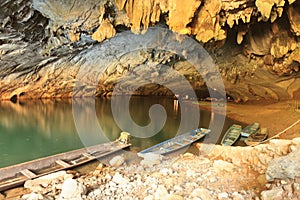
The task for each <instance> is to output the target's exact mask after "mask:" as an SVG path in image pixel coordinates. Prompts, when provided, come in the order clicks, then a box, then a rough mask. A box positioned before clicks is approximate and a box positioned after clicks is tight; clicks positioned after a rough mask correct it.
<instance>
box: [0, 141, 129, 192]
mask: <svg viewBox="0 0 300 200" xmlns="http://www.w3.org/2000/svg"><path fill="white" fill-rule="evenodd" d="M130 145H131V144H124V143H121V142H118V141H115V142H108V143H105V144H99V145H95V146H91V147H87V148H82V149H78V150H74V151H69V152H65V153H61V154H56V155H53V156H48V157H44V158H40V159H36V160H33V161H29V162H25V163H21V164H17V165H13V166H9V167H4V168H1V169H0V177H1V178H0V191H4V190H7V189H10V188H13V187H16V186H20V185H22V184H23V183H24V182H25V181H27V180H30V179H33V178H37V177H41V176H44V175H47V174H50V173H53V172H57V171H60V170H66V169H71V168H74V167H76V166H80V165H82V164H85V163H88V162H90V161H92V160H96V159H98V158H101V157H104V156H107V155H110V154H113V153H115V152H117V151H120V150H121V149H124V148H127V147H129V146H130Z"/></svg>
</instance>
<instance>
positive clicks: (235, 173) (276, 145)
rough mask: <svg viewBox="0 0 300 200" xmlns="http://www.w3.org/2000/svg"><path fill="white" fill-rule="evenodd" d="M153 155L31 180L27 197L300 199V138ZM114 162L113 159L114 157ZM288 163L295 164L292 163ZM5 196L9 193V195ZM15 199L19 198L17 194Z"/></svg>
mask: <svg viewBox="0 0 300 200" xmlns="http://www.w3.org/2000/svg"><path fill="white" fill-rule="evenodd" d="M196 146H197V148H198V149H199V155H194V154H190V153H185V154H183V155H180V156H175V157H170V158H166V157H160V156H153V155H152V156H149V157H146V158H145V159H144V160H142V161H141V162H140V163H138V164H128V163H127V162H126V159H123V157H122V156H116V157H114V158H113V159H114V160H119V161H121V162H118V164H117V165H116V163H117V162H114V164H113V166H109V165H103V164H101V163H100V164H98V165H97V167H95V168H94V169H93V170H91V171H90V172H89V173H87V174H85V175H80V174H79V173H78V172H76V171H67V172H66V171H60V172H57V173H54V174H51V175H48V176H45V177H41V178H38V179H35V180H30V181H27V182H26V183H25V185H24V186H25V188H26V190H23V192H24V191H26V193H27V194H23V195H20V196H19V197H20V198H22V199H31V200H38V199H78V200H80V199H145V200H160V199H164V200H165V199H166V200H171V199H172V200H175V199H177V200H181V199H193V200H197V199H218V200H225V199H226V200H227V199H233V200H243V199H245V200H246V199H262V200H274V199H280V200H281V199H299V198H300V171H299V167H300V160H299V159H297V158H298V157H297V156H299V153H300V138H296V139H293V140H272V141H270V143H269V144H262V145H259V146H256V147H222V146H219V145H215V146H214V148H213V151H211V152H210V153H209V154H203V152H202V151H201V149H203V148H206V147H204V146H205V144H201V143H198V144H197V145H196ZM110 163H111V164H112V162H110ZM286 166H289V167H288V168H287V167H286ZM3 198H4V197H3ZM15 199H18V198H17V197H15Z"/></svg>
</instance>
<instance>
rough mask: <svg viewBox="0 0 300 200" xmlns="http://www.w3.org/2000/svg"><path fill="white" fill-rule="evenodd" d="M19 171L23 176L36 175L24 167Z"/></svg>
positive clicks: (32, 176)
mask: <svg viewBox="0 0 300 200" xmlns="http://www.w3.org/2000/svg"><path fill="white" fill-rule="evenodd" d="M20 173H21V174H23V175H24V176H26V177H27V178H35V177H37V175H36V174H35V173H33V172H32V171H30V170H29V169H24V170H22V171H20Z"/></svg>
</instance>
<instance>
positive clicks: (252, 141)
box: [244, 128, 269, 146]
mask: <svg viewBox="0 0 300 200" xmlns="http://www.w3.org/2000/svg"><path fill="white" fill-rule="evenodd" d="M268 133H269V131H268V129H267V128H261V129H260V130H258V131H257V132H256V133H253V134H252V135H250V136H249V137H248V138H247V139H246V140H245V141H244V142H245V143H246V144H247V145H248V146H251V145H256V144H259V143H260V142H262V141H264V140H265V139H267V137H268Z"/></svg>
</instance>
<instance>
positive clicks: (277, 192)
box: [261, 187, 284, 200]
mask: <svg viewBox="0 0 300 200" xmlns="http://www.w3.org/2000/svg"><path fill="white" fill-rule="evenodd" d="M283 193H284V191H283V189H282V188H281V187H276V188H273V189H272V190H265V191H262V192H261V199H262V200H281V199H282V195H283Z"/></svg>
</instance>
